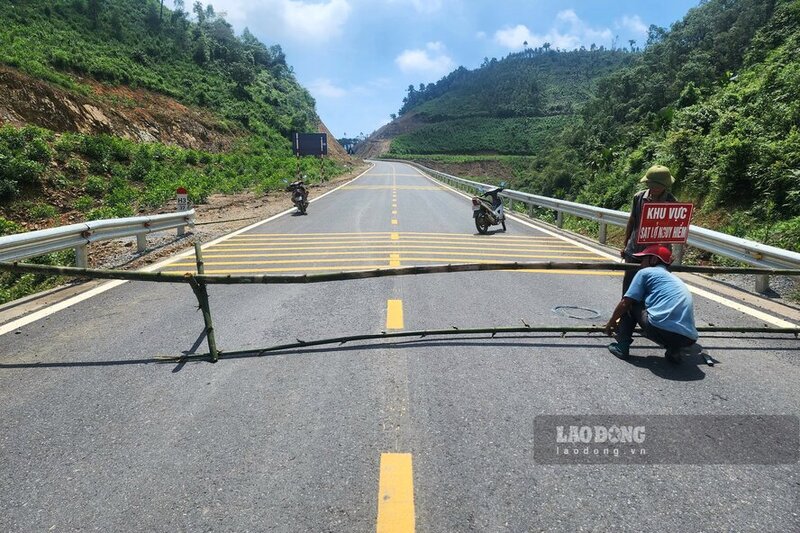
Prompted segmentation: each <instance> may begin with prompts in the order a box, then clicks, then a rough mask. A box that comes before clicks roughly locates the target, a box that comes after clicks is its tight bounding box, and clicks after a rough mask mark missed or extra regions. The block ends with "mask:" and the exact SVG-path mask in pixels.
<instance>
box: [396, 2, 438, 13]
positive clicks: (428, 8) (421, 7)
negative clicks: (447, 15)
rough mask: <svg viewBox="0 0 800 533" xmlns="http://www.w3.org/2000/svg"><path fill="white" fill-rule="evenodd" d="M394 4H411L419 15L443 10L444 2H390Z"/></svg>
mask: <svg viewBox="0 0 800 533" xmlns="http://www.w3.org/2000/svg"><path fill="white" fill-rule="evenodd" d="M389 1H390V3H392V4H410V5H411V7H413V8H414V10H415V11H417V12H418V13H435V12H437V11H439V10H441V9H442V5H443V4H444V0H389Z"/></svg>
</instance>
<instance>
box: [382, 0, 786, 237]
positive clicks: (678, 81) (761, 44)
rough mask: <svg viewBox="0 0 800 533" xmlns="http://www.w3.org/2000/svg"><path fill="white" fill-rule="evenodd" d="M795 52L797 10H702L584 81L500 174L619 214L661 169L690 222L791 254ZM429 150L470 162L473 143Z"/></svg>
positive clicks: (762, 0) (732, 3)
mask: <svg viewBox="0 0 800 533" xmlns="http://www.w3.org/2000/svg"><path fill="white" fill-rule="evenodd" d="M799 51H800V1H798V0H708V1H705V2H702V3H701V4H700V5H699V6H698V7H696V8H694V9H692V10H690V11H689V12H688V13H687V15H686V16H685V18H684V19H683V20H681V21H679V22H677V23H675V24H674V25H673V26H672V27H671V28H670V29H669V30H666V29H661V28H656V27H651V29H650V35H649V39H648V42H647V46H646V47H645V49H644V51H643V52H642V53H641V54H635V55H634V54H628V55H629V56H630V64H627V65H623V66H622V67H621V68H619V69H617V70H616V71H614V72H612V73H610V74H609V75H607V76H605V77H604V78H602V79H601V80H600V81H599V82H598V83H596V84H593V86H592V96H591V98H589V99H588V101H587V102H586V103H585V104H584V105H583V106H581V107H580V109H579V110H578V112H579V113H578V116H577V118H576V120H574V121H571V122H570V123H569V124H568V125H567V126H566V127H565V128H563V130H562V131H561V132H560V133H559V134H558V135H557V136H556V137H554V138H553V139H552V141H551V142H550V143H549V144H548V145H546V146H544V147H543V149H541V150H537V151H535V152H531V153H530V154H529V155H530V161H529V164H527V165H520V164H516V165H514V166H509V167H507V168H508V171H509V172H510V173H512V175H513V176H514V177H515V178H516V179H515V186H517V187H519V188H523V189H526V190H529V191H531V192H535V193H537V194H543V195H548V196H557V197H562V198H567V199H573V200H577V201H580V202H584V203H589V204H594V205H601V206H604V207H609V208H615V209H619V208H622V209H627V208H628V204H629V202H630V198H631V195H632V193H633V192H634V190H635V189H636V187H637V186H638V184H637V181H638V178H639V177H640V176H641V175H642V173H643V172H644V170H645V169H647V168H648V167H649V166H650V165H651V164H655V163H661V164H666V165H668V166H669V167H670V168H671V169H672V170H673V172H674V173H675V175H676V177H677V179H678V183H677V185H676V191H677V193H678V195H679V196H680V197H682V198H684V199H687V200H692V201H694V202H695V203H696V204H697V205H698V206H699V207H700V209H699V210H698V212H697V215H696V217H695V219H696V221H698V222H700V223H703V224H707V225H709V226H714V227H718V228H720V229H722V230H724V231H728V232H731V233H734V234H737V235H741V236H747V237H749V238H754V239H757V240H761V241H764V242H768V243H770V244H774V245H777V246H782V247H788V248H791V249H794V250H800V99H798V98H797V95H798V94H800V53H799ZM550 54H551V55H553V54H554V53H553V52H551V53H550ZM556 55H562V56H565V60H566V56H568V54H563V53H562V54H556ZM498 63H500V62H498ZM486 74H488V72H487V73H486ZM525 79H527V78H524V79H520V81H519V83H520V84H521V85H524V84H525ZM487 83H489V82H487ZM512 85H513V84H512ZM563 89H564V90H571V89H572V87H571V86H570V85H565V86H563ZM458 90H459V91H465V90H466V89H464V88H461V89H458ZM455 92H456V90H455V89H454V90H453V94H455ZM478 98H479V95H477V94H473V95H471V96H469V97H467V100H468V101H472V102H475V101H477V99H478ZM437 99H438V100H439V101H451V100H452V94H451V95H450V96H447V95H443V96H439V97H438V98H437ZM470 99H471V100H470ZM436 102H437V100H436V99H434V100H431V101H428V102H422V103H420V104H418V105H417V106H415V107H410V108H409V109H406V110H405V112H411V111H417V110H420V111H425V112H426V113H430V110H429V108H430V107H431V106H435V105H436ZM452 108H453V107H452V106H450V109H452ZM468 108H470V109H471V111H470V112H472V113H474V114H479V113H480V112H481V111H480V110H478V111H477V112H476V110H475V109H474V108H473V107H471V106H468ZM415 135H419V133H417V134H415ZM464 137H468V135H466V134H462V135H458V136H453V137H452V139H454V141H458V142H459V143H461V140H460V139H462V138H464ZM396 143H397V146H398V147H399V148H400V150H399V151H402V152H405V153H407V154H408V153H411V152H412V150H409V149H408V148H407V147H408V146H409V145H410V143H408V141H406V140H405V139H404V138H403V137H400V138H398V140H397V141H396ZM454 144H455V143H454ZM393 147H394V145H393ZM411 147H412V148H413V149H415V150H416V151H414V152H413V153H416V154H426V153H431V152H425V151H422V150H420V146H419V145H413V144H411ZM439 153H446V154H473V153H474V143H463V144H462V145H461V146H456V145H451V146H448V147H447V150H440V151H439ZM406 157H409V158H414V156H413V155H407V156H406ZM482 157H483V158H484V159H486V158H488V157H489V156H485V155H484V156H482ZM432 159H436V158H432ZM429 160H431V158H429ZM439 160H440V161H444V162H447V158H439Z"/></svg>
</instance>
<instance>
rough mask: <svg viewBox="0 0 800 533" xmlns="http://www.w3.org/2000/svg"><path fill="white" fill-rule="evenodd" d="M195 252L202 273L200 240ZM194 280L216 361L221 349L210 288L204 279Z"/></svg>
mask: <svg viewBox="0 0 800 533" xmlns="http://www.w3.org/2000/svg"><path fill="white" fill-rule="evenodd" d="M194 253H195V259H196V261H197V272H198V273H199V274H202V273H203V270H204V266H203V250H202V248H201V247H200V243H199V242H195V243H194ZM193 281H194V282H193V283H190V284H191V287H192V290H193V291H194V294H195V296H197V301H198V303H199V304H200V309H201V310H202V312H203V322H204V323H205V326H206V340H207V341H208V352H209V354H210V355H211V361H213V362H214V363H216V362H217V361H219V351H218V350H217V340H216V337H215V336H214V324H213V322H212V321H211V305H210V304H209V302H208V288H207V287H206V284H205V283H203V282H202V281H197V280H196V279H195V280H193Z"/></svg>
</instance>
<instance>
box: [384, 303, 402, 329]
mask: <svg viewBox="0 0 800 533" xmlns="http://www.w3.org/2000/svg"><path fill="white" fill-rule="evenodd" d="M403 327H404V326H403V300H389V301H388V302H386V329H403Z"/></svg>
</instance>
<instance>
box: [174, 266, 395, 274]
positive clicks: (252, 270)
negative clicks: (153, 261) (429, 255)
mask: <svg viewBox="0 0 800 533" xmlns="http://www.w3.org/2000/svg"><path fill="white" fill-rule="evenodd" d="M383 268H386V263H383V264H382V265H359V268H358V269H357V271H361V270H380V269H383ZM312 271H313V272H352V271H353V270H344V271H343V270H342V267H335V266H330V267H299V268H226V269H224V270H209V269H206V274H242V273H250V274H266V273H269V272H300V273H302V272H312ZM171 273H173V274H196V272H195V271H194V270H179V271H176V272H171Z"/></svg>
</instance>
